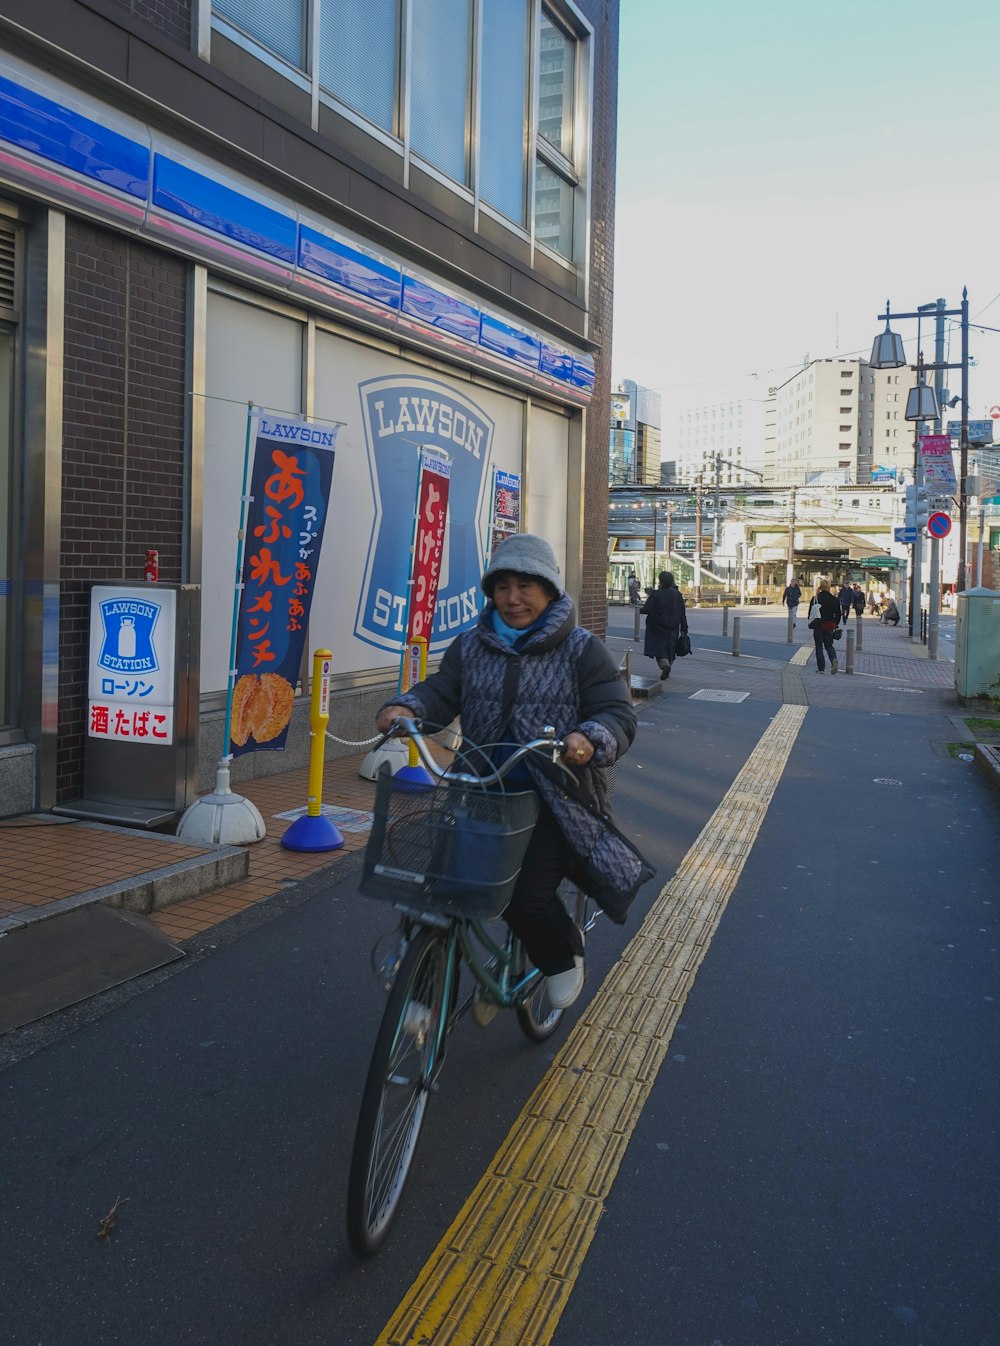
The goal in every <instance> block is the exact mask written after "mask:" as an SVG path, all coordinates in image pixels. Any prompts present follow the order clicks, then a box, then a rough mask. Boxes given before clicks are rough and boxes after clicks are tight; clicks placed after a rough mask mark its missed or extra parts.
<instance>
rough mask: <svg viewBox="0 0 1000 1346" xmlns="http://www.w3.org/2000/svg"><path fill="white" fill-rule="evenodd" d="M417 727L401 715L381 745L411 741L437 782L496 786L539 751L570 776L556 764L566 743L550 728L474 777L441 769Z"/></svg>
mask: <svg viewBox="0 0 1000 1346" xmlns="http://www.w3.org/2000/svg"><path fill="white" fill-rule="evenodd" d="M419 724H420V721H419V720H416V719H412V720H411V719H407V718H404V717H403V716H400V717H399V718H398V719H395V720H393V722H392V725H391V726H390V728H389V732H388V733H387V734H386V736H385V738H384V739H383V740H382V742H383V743H384V742H385V741H386V739H390V738H401V737H406V738H409V739H411V740H412V741H413V743H414V744H415V745H416V749H417V754H418V756H419V757H420V760H421V762H423V764H424V766H425V767H426V768H427V770H428V771H429V772H430V773H431V775H433V776H437V778H438V779H439V780H448V781H455V782H457V783H458V784H460V785H478V786H487V785H494V784H499V783H500V782H501V781H502V780H503V778H504V776H506V775H507V774H508V772H509V771H511V770H512V769H513V768H514V767H515V766H516V765H517V763H518V762H520V761H521V759H522V758H523V757H527V755H528V753H530V752H540V751H542V750H544V751H545V752H547V753H550V754H551V757H552V761H553V762H554V763H555V764H556V765H557V766H560V767H562V769H563V770H564V771H566V773H567V775H569V774H571V773H570V772H569V771H568V770H567V768H566V767H564V766H563V764H562V763H561V762H560V761H559V754H560V753H561V752H562V751H563V750H564V748H565V747H566V744H565V742H564V741H563V740H562V739H561V738H556V731H555V729H553V728H552V726H551V725H546V726H545V727H544V729H543V730H542V737H541V738H535V739H532V740H531V742H530V743H522V744H521V745H520V746H519V747H517V748H515V749H514V751H513V752H512V753H511V755H510V756H509V757H508V758H507V760H506V761H504V762H501V763H500V765H499V766H498V767H494V769H493V770H492V771H491V772H490V773H489V774H488V775H486V776H476V775H472V774H471V773H469V772H461V771H449V770H448V769H447V768H446V767H442V766H441V765H440V764H439V763H438V762H437V761H435V759H434V757H433V755H432V753H431V751H430V749H429V748H428V746H427V740H426V739H425V737H424V735H423V734H422V733H421V732H420V729H419V728H418V725H419Z"/></svg>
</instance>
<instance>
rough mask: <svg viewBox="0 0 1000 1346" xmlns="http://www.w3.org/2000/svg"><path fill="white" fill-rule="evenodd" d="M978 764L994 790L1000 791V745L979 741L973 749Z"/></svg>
mask: <svg viewBox="0 0 1000 1346" xmlns="http://www.w3.org/2000/svg"><path fill="white" fill-rule="evenodd" d="M973 753H974V756H975V759H976V766H977V767H978V768H979V770H980V771H981V772H982V774H983V775H984V776H985V777H986V780H987V782H988V783H989V784H990V785H992V786H993V788H994V790H996V791H997V792H998V793H1000V747H998V746H995V745H990V744H986V743H977V744H976V746H975V748H974V750H973Z"/></svg>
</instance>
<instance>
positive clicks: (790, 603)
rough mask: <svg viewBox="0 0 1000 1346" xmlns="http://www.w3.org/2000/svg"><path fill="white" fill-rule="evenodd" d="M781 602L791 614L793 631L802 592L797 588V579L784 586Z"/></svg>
mask: <svg viewBox="0 0 1000 1346" xmlns="http://www.w3.org/2000/svg"><path fill="white" fill-rule="evenodd" d="M781 601H782V603H784V605H785V607H786V608H787V609H788V611H789V612H790V613H791V614H792V629H793V630H794V629H795V618H796V617H797V616H798V612H799V604H800V603H801V602H802V590H801V589H800V588H799V582H798V580H797V579H794V578H793V579H792V582H791V584H786V585H785V592H784V593H783V594H782V595H781Z"/></svg>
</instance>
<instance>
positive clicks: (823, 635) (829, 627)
mask: <svg viewBox="0 0 1000 1346" xmlns="http://www.w3.org/2000/svg"><path fill="white" fill-rule="evenodd" d="M840 611H841V608H840V603H839V601H838V599H837V598H835V597H834V595H833V594H832V593H831V592H830V581H829V580H820V582H819V588H818V589H817V590H816V592H815V594H813V600H812V602H811V603H810V604H809V629H810V630H811V631H812V633H813V640H814V641H815V642H816V671H817V673H822V672H823V671H824V670H825V668H826V664H825V661H824V659H823V653H824V651H825V652H826V653H827V654H828V655H829V657H830V672H831V673H836V671H837V651H836V647H835V646H834V643H833V633H834V632H835V631H836V629H837V627H838V626H839V625H840Z"/></svg>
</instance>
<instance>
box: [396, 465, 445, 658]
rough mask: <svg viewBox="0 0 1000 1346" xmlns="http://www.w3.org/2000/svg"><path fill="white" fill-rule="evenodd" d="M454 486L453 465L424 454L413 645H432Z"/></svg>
mask: <svg viewBox="0 0 1000 1346" xmlns="http://www.w3.org/2000/svg"><path fill="white" fill-rule="evenodd" d="M450 485H451V463H450V461H449V460H448V459H447V458H445V457H443V456H442V455H439V454H433V453H422V454H421V456H420V483H419V486H418V488H417V526H416V529H415V531H414V536H413V573H412V581H413V583H412V587H411V589H410V610H409V614H408V616H407V622H406V639H407V641H411V640H412V639H413V638H414V636H423V637H424V639H425V640H426V641H428V642H430V635H431V626H432V625H433V623H434V608H435V605H436V603H437V593H438V584H439V583H440V580H441V559H442V556H443V554H444V526H445V521H446V519H447V517H448V491H449V487H450Z"/></svg>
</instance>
